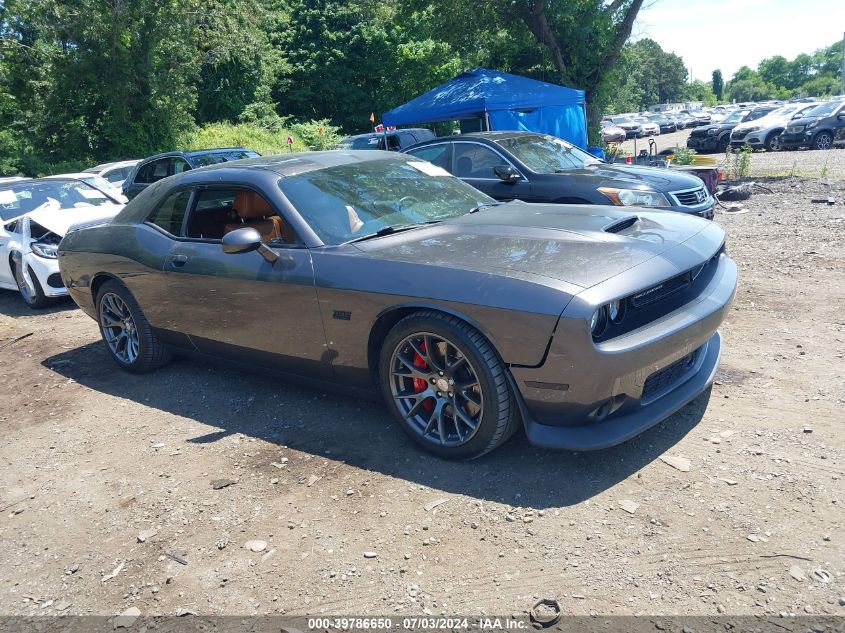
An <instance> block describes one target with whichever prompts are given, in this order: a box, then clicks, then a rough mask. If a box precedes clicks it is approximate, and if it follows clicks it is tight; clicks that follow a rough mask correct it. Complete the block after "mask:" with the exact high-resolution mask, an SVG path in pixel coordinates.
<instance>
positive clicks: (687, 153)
mask: <svg viewBox="0 0 845 633" xmlns="http://www.w3.org/2000/svg"><path fill="white" fill-rule="evenodd" d="M694 160H695V150H694V149H690V148H688V147H676V148H675V150H674V158H673V159H672V164H674V165H692V164H693V161H694Z"/></svg>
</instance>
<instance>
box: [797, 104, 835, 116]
mask: <svg viewBox="0 0 845 633" xmlns="http://www.w3.org/2000/svg"><path fill="white" fill-rule="evenodd" d="M840 105H842V102H841V101H828V102H827V103H823V104H821V105H818V106H816V107H815V108H813V109H812V110H810V111H809V112H805V113H804V116H806V117H811V116H828V115H829V114H833V113H834V112H835V111H836V108H838V107H839V106H840Z"/></svg>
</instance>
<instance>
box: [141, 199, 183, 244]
mask: <svg viewBox="0 0 845 633" xmlns="http://www.w3.org/2000/svg"><path fill="white" fill-rule="evenodd" d="M190 201H191V190H190V189H183V190H182V191H177V192H175V193H173V194H171V195H169V196H168V197H167V198H165V199H164V202H162V203H161V204H160V205H159V207H158V208H157V209H156V210H155V211H153V212H152V214H150V217H148V218H147V222H148V223H149V224H154V225H155V226H157V227H158V228H160V229H161V230H162V231H164V232H165V233H169V234H170V235H173V236H174V237H180V236H181V235H182V225H183V223H184V222H185V213H186V212H187V210H188V203H189V202H190Z"/></svg>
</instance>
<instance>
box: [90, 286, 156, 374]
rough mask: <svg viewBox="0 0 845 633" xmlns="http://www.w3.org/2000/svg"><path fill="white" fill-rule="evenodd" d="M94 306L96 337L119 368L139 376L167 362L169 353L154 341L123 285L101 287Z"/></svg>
mask: <svg viewBox="0 0 845 633" xmlns="http://www.w3.org/2000/svg"><path fill="white" fill-rule="evenodd" d="M96 305H97V322H98V323H99V325H100V334H101V335H102V337H103V341H104V342H105V344H106V347H107V348H108V350H109V353H110V354H111V357H112V358H113V359H114V360H115V362H116V363H117V364H118V365H120V366H121V368H123V369H125V370H126V371H128V372H132V373H134V374H143V373H145V372H148V371H151V370H153V369H158V368H159V367H161V366H162V365H165V364H167V363H168V362H169V361H170V359H171V358H172V354H171V352H170V350H169V349H167V348H166V347H165V346H164V345H162V344H161V342H160V341H159V340H158V339H157V338H156V336H155V334H154V333H153V330H152V327H150V324H149V322H148V321H147V319H146V317H145V316H144V313H143V312H142V311H141V306H139V305H138V302H137V301H135V298H134V297H133V296H132V293H130V292H129V290H128V289H127V288H126V287H125V286H124V285H123V284H121V283H119V282H117V281H107V282H106V283H104V284H103V286H102V287H101V288H100V290H99V292H98V293H97V303H96Z"/></svg>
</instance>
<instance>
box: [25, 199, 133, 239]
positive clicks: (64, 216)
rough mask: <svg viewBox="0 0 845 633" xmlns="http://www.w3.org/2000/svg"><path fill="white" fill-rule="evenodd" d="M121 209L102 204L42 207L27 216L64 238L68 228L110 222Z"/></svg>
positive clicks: (116, 205) (112, 205) (118, 206)
mask: <svg viewBox="0 0 845 633" xmlns="http://www.w3.org/2000/svg"><path fill="white" fill-rule="evenodd" d="M122 208H123V205H120V204H102V205H100V206H96V207H94V206H90V207H71V208H69V209H60V208H56V207H50V206H47V205H44V206H42V207H39V208H38V209H35V210H34V211H32V212H30V213H29V214H28V215H29V217H30V218H32V221H33V222H36V223H38V224H40V225H41V226H43V227H44V228H45V229H47V230H48V231H50V232H52V233H55V234H56V235H58V236H60V237H64V236H65V235H66V234H67V232H68V231H69V230H70V227H72V226H74V225H76V224H91V223H96V222H100V221H107V220H111V219H112V218H113V217H114V216H116V215H117V213H118V212H119V211H120V210H121V209H122Z"/></svg>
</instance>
